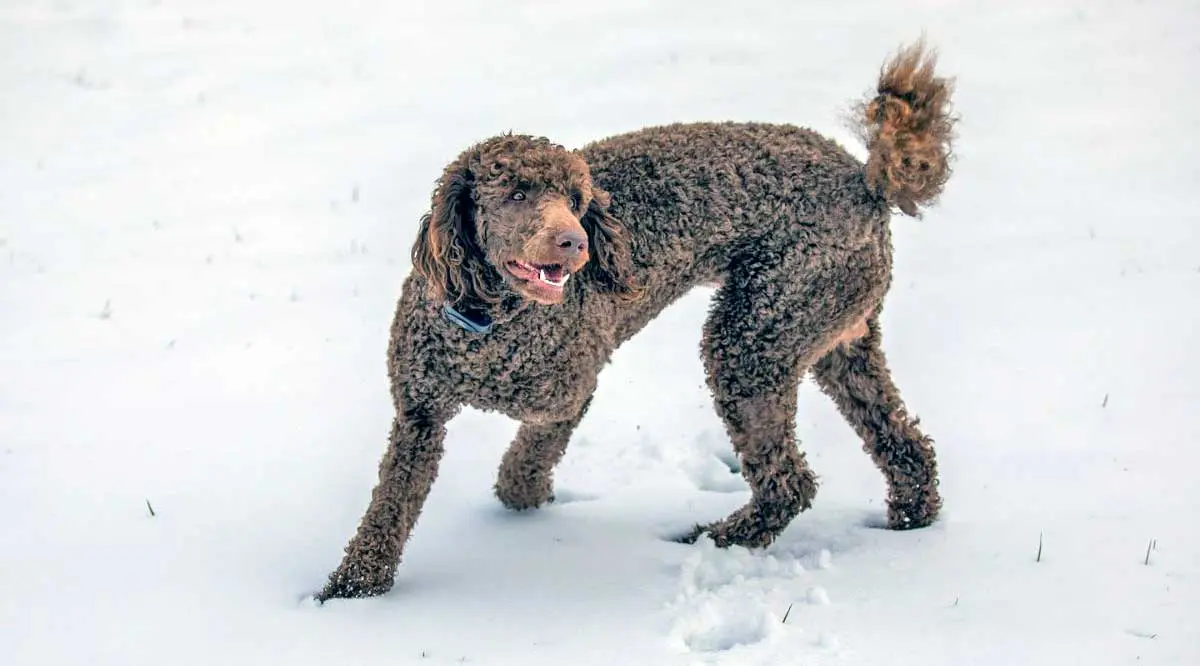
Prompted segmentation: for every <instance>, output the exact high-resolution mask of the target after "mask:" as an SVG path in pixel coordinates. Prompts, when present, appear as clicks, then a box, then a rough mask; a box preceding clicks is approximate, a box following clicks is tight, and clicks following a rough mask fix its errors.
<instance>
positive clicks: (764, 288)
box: [683, 247, 881, 547]
mask: <svg viewBox="0 0 1200 666" xmlns="http://www.w3.org/2000/svg"><path fill="white" fill-rule="evenodd" d="M763 254H768V256H766V257H764V256H762V255H763ZM874 261H876V257H874V256H863V257H836V258H835V257H828V256H825V257H813V256H810V255H806V254H804V250H803V249H802V248H799V247H797V248H794V249H790V250H788V251H787V252H785V253H783V254H782V256H780V255H775V256H769V253H763V252H761V251H758V252H754V253H750V255H749V256H747V257H744V258H742V259H741V260H739V261H735V262H734V263H733V267H732V268H731V270H730V272H729V275H728V277H727V279H726V280H725V283H724V286H722V287H721V288H720V289H719V290H718V292H717V295H716V297H715V300H714V304H713V308H712V312H711V314H710V316H709V318H708V320H707V321H706V322H705V326H704V340H703V345H702V346H703V351H704V364H705V370H706V374H707V378H708V384H709V388H710V389H711V390H712V393H713V397H714V401H715V403H716V409H717V412H718V414H719V415H720V416H721V418H722V419H723V420H724V421H725V426H726V430H727V431H728V433H729V436H730V438H731V439H732V440H733V446H734V449H735V451H736V452H737V454H738V456H739V458H740V459H741V466H742V474H743V476H744V477H745V478H746V480H747V482H748V483H749V484H750V490H751V493H752V497H751V500H750V502H749V503H748V504H747V505H746V506H744V507H742V508H741V509H739V510H738V511H736V512H735V513H734V514H733V515H731V516H729V517H728V518H726V519H724V520H722V521H719V522H716V523H713V524H710V525H706V526H699V527H697V528H696V529H695V530H694V531H693V532H692V534H691V535H689V536H688V537H685V538H684V539H683V540H684V541H693V540H695V539H696V538H697V537H698V536H700V535H701V534H705V533H707V534H708V535H710V536H711V537H712V539H713V540H714V541H715V542H716V543H717V545H719V546H728V545H733V544H736V545H744V546H750V547H757V546H766V545H768V544H769V543H771V541H773V540H774V538H775V537H776V535H778V534H779V533H780V532H781V531H783V529H784V528H785V527H787V525H788V523H789V522H791V520H792V519H793V518H794V517H795V516H796V515H797V514H799V513H800V512H801V511H803V510H805V509H807V508H808V507H809V506H810V505H811V503H812V499H813V496H814V495H815V494H816V491H817V479H816V475H815V474H814V473H813V472H812V470H810V469H809V467H808V464H807V463H806V461H805V458H804V454H803V453H801V452H800V450H799V448H798V446H797V442H796V435H795V431H796V398H797V395H796V392H797V386H798V384H799V382H800V378H801V377H803V375H804V373H805V371H806V370H807V368H808V367H809V366H810V365H811V364H812V363H813V362H814V361H815V360H816V359H817V358H819V357H821V356H823V355H824V354H825V353H826V351H827V350H828V349H829V347H830V346H831V345H833V344H835V343H836V342H837V341H838V340H839V339H840V338H841V337H842V336H843V334H844V333H845V331H846V330H848V329H850V328H851V327H853V326H854V325H855V323H856V322H858V321H860V320H861V318H862V315H863V313H864V312H865V311H866V310H867V309H868V307H869V304H870V302H871V299H872V298H876V297H877V293H878V292H879V291H880V289H881V285H879V284H878V282H879V280H878V276H879V274H880V272H879V271H877V270H874V268H875V266H874V265H873V262H874Z"/></svg>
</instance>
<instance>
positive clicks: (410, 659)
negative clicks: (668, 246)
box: [0, 0, 1200, 666]
mask: <svg viewBox="0 0 1200 666" xmlns="http://www.w3.org/2000/svg"><path fill="white" fill-rule="evenodd" d="M1198 30H1200V9H1197V7H1196V5H1195V3H1194V2H1191V1H1190V0H1174V1H1168V0H1162V1H1160V2H1153V3H1141V2H1138V3H1129V2H1116V1H1106V2H1083V1H1082V0H1078V1H1063V0H1054V1H1034V0H1025V1H1020V2H1009V3H988V4H986V5H985V4H984V3H972V2H966V1H963V0H921V1H917V0H908V1H905V2H884V1H883V0H853V1H843V2H825V3H794V2H786V1H784V0H749V1H747V2H743V3H738V4H733V3H727V4H724V5H718V4H716V3H711V4H708V3H694V2H683V1H682V0H669V1H665V2H658V3H644V2H635V1H634V0H616V1H613V2H592V3H566V2H563V3H551V2H544V1H543V2H536V1H532V0H526V1H524V2H512V3H499V2H482V1H472V2H451V1H447V2H438V3H389V2H380V1H377V0H376V1H368V0H362V1H356V0H347V1H346V2H340V3H337V4H336V5H332V4H328V3H301V2H282V1H280V0H260V1H258V2H235V1H233V0H210V1H208V2H192V3H187V2H181V1H178V0H175V1H173V0H92V1H90V2H83V1H81V0H7V1H6V2H5V3H4V4H3V6H2V7H0V89H2V90H3V100H4V101H3V106H2V110H0V183H3V186H2V187H0V589H3V590H4V594H3V595H2V597H0V664H5V665H6V666H7V665H14V666H25V665H27V664H28V665H32V664H76V663H89V664H121V665H123V666H130V665H136V664H163V663H166V664H176V665H185V664H205V665H208V664H226V663H233V664H241V663H286V664H292V665H294V666H301V665H306V664H331V663H332V664H341V663H346V664H382V663H387V664H429V665H437V664H487V665H503V664H522V665H529V666H538V665H541V664H546V665H549V664H555V665H557V664H580V665H587V664H612V663H619V662H620V663H630V664H712V665H717V666H724V665H732V664H738V665H742V664H746V665H758V664H764V665H765V664H772V665H783V666H788V665H791V664H855V665H875V664H888V665H894V664H921V665H922V666H939V665H955V666H958V665H961V664H975V665H980V666H988V665H1007V664H1024V665H1038V664H1047V665H1050V664H1052V665H1055V666H1060V665H1062V664H1070V663H1087V664H1133V663H1138V664H1163V665H1168V664H1169V665H1181V664H1194V663H1200V641H1197V640H1196V636H1195V622H1196V620H1197V618H1200V534H1198V530H1197V528H1196V521H1195V515H1196V513H1197V509H1200V486H1198V485H1197V484H1196V483H1195V481H1194V478H1193V477H1194V470H1195V466H1196V464H1197V463H1198V462H1200V453H1197V444H1198V443H1200V421H1198V420H1197V419H1196V418H1195V417H1194V412H1193V410H1194V409H1195V406H1196V405H1197V404H1200V385H1198V384H1197V382H1196V381H1195V371H1196V368H1197V367H1198V365H1197V364H1198V363H1200V352H1197V349H1200V333H1198V332H1197V331H1198V330H1200V309H1198V308H1197V307H1196V304H1197V303H1200V298H1198V296H1200V234H1198V232H1197V228H1198V227H1200V215H1198V213H1197V210H1200V207H1198V204H1200V189H1197V187H1196V184H1197V182H1198V181H1200V178H1198V177H1200V150H1198V141H1197V138H1198V137H1200V131H1197V129H1196V125H1195V118H1194V109H1195V108H1196V106H1197V102H1200V95H1198V94H1197V92H1196V87H1195V85H1194V81H1195V78H1196V73H1197V71H1200V68H1198V67H1197V65H1198V64H1200V46H1197V44H1196V42H1195V38H1194V36H1195V35H1196V34H1197V32H1198ZM922 31H924V32H925V33H926V34H927V35H928V38H929V40H930V41H931V42H932V43H934V44H936V45H937V46H939V47H940V49H941V52H942V61H941V68H942V71H944V72H945V73H947V74H952V75H954V76H956V77H957V78H958V93H957V97H956V101H957V108H958V110H959V111H960V112H961V113H962V116H963V122H962V125H961V137H960V141H959V144H958V156H959V159H958V162H957V163H956V168H957V170H956V173H955V175H954V177H953V178H952V180H951V182H950V184H949V186H948V190H947V193H946V196H945V197H944V199H943V202H942V205H941V206H939V207H938V208H936V209H934V210H933V211H931V212H930V213H929V214H928V215H927V216H926V218H925V219H924V220H922V221H916V220H911V219H907V218H898V219H897V220H896V223H895V225H894V230H895V234H896V243H897V266H896V280H895V287H894V289H893V291H892V293H891V296H890V297H889V300H888V303H887V307H886V309H885V314H884V317H885V345H886V348H887V350H888V352H889V354H890V358H891V362H892V366H893V370H894V373H895V375H896V378H897V381H898V383H899V385H900V387H901V390H902V391H903V394H904V397H905V399H906V401H907V402H908V404H909V405H910V407H911V408H912V409H913V411H914V412H916V413H917V414H919V415H920V416H921V417H922V424H923V425H924V427H925V428H926V429H927V430H928V431H929V432H930V433H931V434H932V436H933V437H934V438H935V440H936V442H937V446H938V451H939V460H940V464H941V473H942V485H941V488H942V493H943V495H944V497H945V499H946V509H945V512H944V514H943V518H942V520H941V521H940V522H938V523H936V524H935V525H934V526H932V527H930V528H927V529H924V530H918V531H913V532H903V533H900V532H892V531H888V530H883V529H879V527H880V526H881V525H882V522H883V507H882V499H883V490H884V489H883V482H882V478H881V477H880V475H879V474H878V472H877V471H876V470H875V469H874V468H873V466H872V465H871V462H870V460H869V459H868V458H867V456H865V455H864V454H863V453H862V452H861V450H860V448H859V443H858V442H857V441H856V439H855V436H854V434H853V433H852V432H851V431H850V429H849V428H848V427H847V426H846V425H845V424H844V423H843V422H842V421H841V419H840V417H839V416H838V415H837V414H836V412H835V411H834V409H833V407H832V405H831V404H830V403H829V401H828V400H827V399H825V398H824V397H823V396H821V395H820V394H819V393H818V392H817V391H816V390H815V389H814V388H813V387H812V385H811V384H806V385H804V386H803V387H802V389H801V414H802V417H801V419H800V423H799V425H798V433H799V438H800V441H801V443H802V446H803V447H804V449H805V450H806V451H807V452H808V454H809V460H810V462H811V463H812V464H813V466H814V468H815V469H816V471H817V473H818V474H819V475H820V477H821V481H822V487H821V490H820V493H819V494H818V496H817V499H816V504H815V506H814V508H813V509H812V510H811V511H809V512H807V513H805V514H803V515H802V516H801V517H800V518H798V519H797V520H796V521H795V522H794V523H793V524H792V526H791V527H790V528H789V529H788V530H787V531H786V532H785V533H784V534H783V536H782V537H781V538H780V539H779V541H778V542H777V543H776V544H774V545H773V546H771V547H770V548H769V549H767V550H766V551H763V552H750V551H746V550H743V549H736V548H735V549H730V550H721V549H716V548H714V547H713V546H712V545H711V544H709V543H705V542H703V541H702V542H700V543H698V544H695V545H693V546H684V545H680V544H677V543H673V542H671V541H670V540H669V539H668V538H667V537H669V536H670V535H672V534H677V533H679V532H681V531H683V530H685V529H687V528H688V527H689V526H690V525H691V524H693V523H695V522H697V521H707V520H711V519H715V518H718V517H721V516H723V515H725V514H726V513H727V512H728V511H731V510H732V509H734V508H735V507H737V506H740V505H741V504H742V503H743V502H744V501H745V499H746V497H747V492H746V489H745V486H744V484H742V483H741V481H740V479H739V477H738V476H737V474H736V473H734V472H730V468H731V463H732V462H733V460H732V457H731V455H730V454H729V451H728V442H727V440H726V439H725V435H724V433H723V431H722V428H721V424H720V421H719V420H718V419H717V418H716V416H715V415H714V414H713V412H712V408H711V405H710V402H709V399H708V396H707V394H706V391H705V389H704V386H703V375H702V371H701V367H700V362H699V358H698V355H697V343H698V340H699V336H700V328H699V327H700V323H701V321H702V320H703V317H704V313H705V307H706V305H707V303H708V299H709V297H710V296H711V292H710V291H706V290H703V289H701V290H697V291H696V292H694V293H692V294H691V295H689V296H688V297H686V298H685V299H683V300H682V301H680V302H679V303H678V304H676V305H675V306H674V307H672V308H671V309H670V310H668V311H667V312H666V313H664V314H663V316H662V317H660V318H659V319H657V320H656V321H655V322H653V323H652V324H651V325H650V327H649V328H647V329H646V330H645V331H644V332H643V334H642V335H641V336H639V337H638V338H636V339H635V340H634V341H632V342H631V343H629V344H628V345H627V346H626V347H624V348H622V349H620V350H619V351H618V353H617V354H616V356H615V358H614V363H613V365H612V366H610V367H609V368H608V369H606V370H605V372H604V374H603V375H602V376H601V378H600V388H599V391H598V394H597V397H596V400H595V402H594V404H593V407H592V409H591V411H590V413H589V415H588V416H587V418H586V419H585V420H584V422H583V423H582V424H581V426H580V428H579V431H578V433H577V435H576V436H575V438H574V439H573V441H572V443H571V447H570V449H569V450H568V453H567V457H566V459H565V460H564V461H563V463H562V465H561V467H560V468H559V471H558V473H557V482H558V486H557V487H558V496H559V498H560V501H559V502H558V503H557V504H556V505H554V506H552V507H550V508H547V509H545V510H543V511H540V512H537V513H534V514H530V515H513V514H510V513H507V512H505V511H504V510H502V509H501V508H500V507H499V505H498V503H497V502H496V501H495V500H494V499H493V498H492V496H491V494H490V486H491V482H492V475H493V474H494V472H495V468H496V464H497V463H498V462H499V458H500V455H501V453H502V452H503V450H504V448H505V447H506V446H507V444H508V442H509V440H510V438H511V437H512V436H513V434H514V432H515V430H516V425H515V424H514V423H512V422H510V421H508V420H507V419H505V418H503V417H500V416H497V415H494V414H483V413H479V412H474V411H467V412H465V413H464V414H463V415H462V416H461V417H460V418H458V419H457V420H455V421H454V422H452V423H451V425H450V431H449V437H448V440H447V445H448V454H447V458H446V461H445V463H444V465H443V467H442V472H441V474H440V476H439V479H438V481H437V483H436V484H435V486H434V490H433V493H432V495H431V498H430V500H429V502H428V504H427V507H426V510H425V512H424V513H423V515H422V518H421V521H420V523H419V524H418V526H417V528H416V530H415V532H414V535H413V538H412V540H411V541H410V542H409V546H408V549H407V553H406V557H405V560H404V562H403V563H402V565H401V568H400V573H399V575H398V578H397V584H396V588H395V589H394V591H393V592H391V593H390V594H388V595H386V596H384V597H381V598H377V599H370V600H356V601H337V602H331V603H328V604H326V605H324V606H316V605H314V604H313V603H312V602H311V601H309V600H306V595H308V594H310V593H311V592H313V591H314V590H315V589H316V588H318V587H319V586H320V585H321V584H322V582H323V581H324V577H325V575H326V574H327V573H328V572H329V571H330V570H331V569H332V567H333V566H335V565H336V564H337V562H338V559H339V558H340V555H341V549H342V547H343V546H344V545H345V543H346V540H347V539H348V538H349V536H350V535H351V534H352V532H353V529H354V527H355V525H356V523H357V520H358V518H359V516H360V515H361V511H362V509H363V508H364V507H365V505H366V501H367V498H368V496H369V493H370V488H371V486H372V484H373V482H374V478H375V466H376V463H377V461H378V458H379V456H380V455H381V453H382V451H383V445H384V442H385V438H386V434H387V429H388V425H389V419H390V410H391V406H390V405H389V399H388V392H387V384H386V377H385V374H384V365H383V356H384V350H385V345H386V332H387V326H388V323H389V321H390V318H391V314H392V307H393V303H394V300H395V298H396V296H397V294H398V289H399V285H400V282H401V280H402V279H403V277H404V275H405V273H406V272H407V271H408V267H409V262H408V251H409V248H410V247H411V243H412V237H413V233H414V231H415V229H416V221H417V218H418V216H419V215H420V214H421V212H423V211H424V210H425V209H426V207H427V205H428V196H429V193H430V190H431V187H432V184H433V181H434V179H435V178H436V177H437V175H438V174H439V173H440V171H441V169H442V167H443V166H444V165H445V164H446V163H447V162H448V161H449V160H450V159H451V158H452V157H453V156H455V155H457V153H458V152H459V151H460V150H461V149H463V148H464V147H466V146H467V145H469V144H470V143H472V142H474V141H476V140H478V139H481V138H484V137H486V136H490V135H492V134H495V133H498V132H502V131H506V130H509V129H513V130H516V131H521V132H530V133H536V134H542V135H547V136H550V137H552V138H554V139H555V140H557V141H559V142H562V143H565V144H567V145H571V146H576V145H581V144H582V143H584V142H586V141H589V140H592V139H595V138H599V137H602V136H605V135H607V134H611V133H614V132H618V131H624V130H629V129H634V128H637V127H640V126H643V125H647V124H655V123H661V122H670V121H675V120H699V119H716V120H723V119H738V120H766V121H781V122H793V123H798V124H803V125H807V126H811V127H814V128H816V129H818V130H820V131H823V132H826V133H828V134H830V135H832V136H834V137H836V138H837V139H838V140H840V141H842V142H843V143H845V144H846V145H847V146H850V147H851V148H852V149H853V150H856V151H859V154H861V148H860V147H859V146H858V145H857V144H856V143H855V142H854V140H853V136H852V135H851V134H850V132H849V131H848V130H847V129H846V127H845V126H844V124H842V117H843V114H844V113H845V112H846V110H847V108H848V105H849V103H850V102H851V101H852V100H854V99H855V98H857V96H859V95H860V94H862V93H863V92H865V91H866V90H867V89H868V88H869V86H870V85H871V83H872V81H873V77H874V76H875V74H876V72H877V68H878V66H879V65H880V63H881V62H882V61H883V60H884V59H885V58H886V57H887V56H888V55H889V54H890V53H891V52H892V50H893V49H894V48H895V47H896V46H898V45H900V44H901V43H904V42H907V41H911V40H912V39H914V38H915V37H917V36H919V35H920V34H921V32H922ZM150 507H152V508H153V511H154V515H153V516H151V515H150ZM1152 541H1153V544H1154V545H1153V547H1151V543H1152ZM1039 543H1040V544H1041V557H1040V561H1038V559H1039V558H1038V557H1037V556H1038V549H1039ZM1147 553H1148V555H1149V557H1148V558H1147ZM789 609H790V610H789ZM784 617H786V618H787V621H786V622H784V621H783V619H784Z"/></svg>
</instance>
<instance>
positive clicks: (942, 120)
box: [856, 40, 957, 217]
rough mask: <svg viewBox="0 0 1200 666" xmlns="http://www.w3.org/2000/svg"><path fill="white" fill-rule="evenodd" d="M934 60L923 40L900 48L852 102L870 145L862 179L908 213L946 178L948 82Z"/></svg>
mask: <svg viewBox="0 0 1200 666" xmlns="http://www.w3.org/2000/svg"><path fill="white" fill-rule="evenodd" d="M936 61H937V56H936V53H934V52H927V51H926V49H925V44H924V41H923V40H922V41H919V42H917V43H916V44H914V45H912V46H909V47H908V48H905V49H901V50H900V52H899V53H897V54H896V56H895V57H894V58H893V59H892V60H891V61H890V62H888V63H886V64H885V65H884V67H883V69H882V70H881V72H880V76H879V84H878V86H877V87H876V94H875V96H874V97H872V98H869V99H866V100H864V101H862V102H860V103H859V104H858V106H857V107H856V116H857V117H856V121H857V128H856V129H857V130H858V134H859V137H860V138H861V139H862V140H863V142H864V143H866V146H867V149H868V150H869V151H870V156H869V157H868V158H867V165H866V179H867V185H868V186H869V187H870V188H871V189H872V190H873V191H874V192H875V193H876V194H877V195H878V196H880V197H882V198H883V199H884V200H885V201H887V203H888V204H889V205H893V206H896V207H898V208H899V209H900V210H901V211H903V212H904V213H905V214H906V215H910V216H913V217H919V213H918V212H917V206H929V205H931V204H933V203H934V202H935V201H936V200H937V198H938V195H940V194H941V193H942V187H943V186H944V185H945V184H946V181H947V180H948V179H949V178H950V158H951V142H952V141H953V139H954V124H955V122H957V118H955V117H953V116H951V114H950V93H951V92H952V91H953V88H954V82H953V80H950V79H945V78H940V77H937V76H934V72H933V69H934V65H935V64H936Z"/></svg>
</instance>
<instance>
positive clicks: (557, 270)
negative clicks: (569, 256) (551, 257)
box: [542, 266, 563, 282]
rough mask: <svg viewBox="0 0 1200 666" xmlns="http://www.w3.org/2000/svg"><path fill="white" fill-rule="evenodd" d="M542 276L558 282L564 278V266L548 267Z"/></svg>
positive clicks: (543, 270)
mask: <svg viewBox="0 0 1200 666" xmlns="http://www.w3.org/2000/svg"><path fill="white" fill-rule="evenodd" d="M542 274H543V275H545V276H546V279H547V280H550V281H551V282H558V281H559V280H562V278H563V268H562V266H547V267H545V268H543V269H542Z"/></svg>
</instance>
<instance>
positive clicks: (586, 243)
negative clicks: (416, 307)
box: [412, 135, 638, 305]
mask: <svg viewBox="0 0 1200 666" xmlns="http://www.w3.org/2000/svg"><path fill="white" fill-rule="evenodd" d="M609 203H610V200H609V196H608V193H607V192H604V191H603V190H601V189H600V188H598V187H596V186H595V185H594V184H592V177H591V173H590V171H589V170H588V165H587V163H586V162H584V160H583V158H581V157H580V156H579V155H577V154H575V153H572V152H570V151H567V150H566V149H564V148H563V147H561V146H558V145H555V144H553V143H551V142H550V141H548V140H547V139H543V138H534V137H529V136H514V135H504V136H499V137H495V138H493V139H489V140H487V141H484V142H483V143H480V144H478V145H476V146H473V147H471V148H470V149H468V150H467V151H465V152H464V153H463V154H462V155H460V156H459V157H458V159H457V160H455V161H454V162H453V163H451V164H450V165H449V166H448V167H446V170H445V172H444V173H443V174H442V177H441V179H440V180H439V181H438V183H437V186H436V188H435V189H434V193H433V203H432V206H431V208H430V211H429V212H428V213H427V214H425V215H424V216H423V217H422V218H421V227H420V231H419V232H418V236H417V241H416V244H415V245H414V246H413V251H412V259H413V268H414V269H415V270H416V271H417V272H419V273H420V274H421V275H422V276H424V277H425V279H426V280H427V282H428V284H429V289H430V292H431V293H430V296H431V297H432V298H434V299H435V300H448V301H451V302H454V303H460V302H464V301H468V302H470V301H476V302H482V303H497V302H499V301H501V300H502V299H503V298H504V297H505V296H506V295H507V294H509V293H515V294H516V295H518V296H520V297H522V298H526V299H529V300H531V301H534V302H537V303H541V304H543V305H552V304H556V303H561V302H562V300H563V290H564V287H565V286H566V284H567V281H568V280H570V279H571V278H572V277H573V276H576V275H583V276H587V277H590V278H592V279H593V282H594V283H595V284H596V285H597V287H598V288H600V289H603V290H608V291H612V292H615V293H618V294H620V295H622V296H627V297H635V296H636V295H637V294H638V289H637V288H636V286H635V285H634V284H633V282H632V276H631V260H630V253H629V238H628V235H627V232H626V229H625V227H624V225H622V224H621V223H620V222H619V221H618V220H617V219H615V218H614V217H612V216H611V215H609V214H608V206H609Z"/></svg>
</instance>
